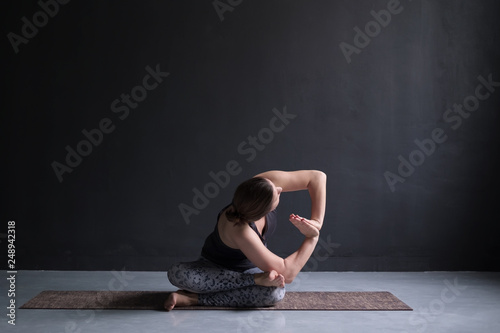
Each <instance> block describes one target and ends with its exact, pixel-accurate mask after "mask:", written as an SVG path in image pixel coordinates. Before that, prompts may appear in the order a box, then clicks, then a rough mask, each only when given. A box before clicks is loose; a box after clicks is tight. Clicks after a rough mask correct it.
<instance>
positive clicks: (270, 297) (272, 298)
mask: <svg viewBox="0 0 500 333" xmlns="http://www.w3.org/2000/svg"><path fill="white" fill-rule="evenodd" d="M284 297H285V288H277V287H276V288H271V291H270V292H269V293H268V294H267V295H266V297H265V299H264V306H272V305H275V304H276V303H279V302H281V300H283V298H284Z"/></svg>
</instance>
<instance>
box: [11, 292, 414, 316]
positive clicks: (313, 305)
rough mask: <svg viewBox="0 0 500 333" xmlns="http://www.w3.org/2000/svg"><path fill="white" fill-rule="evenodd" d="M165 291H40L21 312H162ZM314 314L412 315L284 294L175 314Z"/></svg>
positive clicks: (345, 298)
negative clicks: (269, 302)
mask: <svg viewBox="0 0 500 333" xmlns="http://www.w3.org/2000/svg"><path fill="white" fill-rule="evenodd" d="M170 293H171V292H169V291H54V290H47V291H42V292H41V293H40V294H38V295H37V296H35V297H34V298H33V299H31V300H29V301H28V302H27V303H25V304H24V305H22V306H21V309H119V310H163V303H164V302H165V300H166V299H167V297H168V295H169V294H170ZM248 309H258V310H280V311H281V310H301V311H302V310H315V311H412V308H410V307H409V306H408V305H406V304H405V303H403V302H402V301H400V300H399V299H398V298H397V297H396V296H394V295H393V294H391V293H390V292H387V291H356V292H325V291H320V292H287V293H286V295H285V298H284V299H283V300H282V301H281V302H279V303H278V304H276V305H275V306H271V307H263V308H231V307H210V306H189V307H176V308H174V311H176V310H248Z"/></svg>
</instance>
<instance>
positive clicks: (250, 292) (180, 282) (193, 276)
mask: <svg viewBox="0 0 500 333" xmlns="http://www.w3.org/2000/svg"><path fill="white" fill-rule="evenodd" d="M256 273H262V271H261V270H260V269H258V268H252V269H249V270H246V271H244V272H242V273H240V272H236V271H231V270H228V269H226V268H224V267H221V266H219V265H216V264H214V263H212V262H211V261H209V260H207V259H205V258H203V257H202V258H200V259H198V260H197V261H192V262H181V263H177V264H174V265H172V266H171V267H170V268H169V269H168V272H167V274H168V279H169V281H170V283H172V284H173V285H174V286H176V287H178V288H180V289H183V290H187V291H190V292H193V293H197V294H198V305H205V306H228V307H261V306H271V305H274V304H276V303H277V302H279V301H281V300H282V299H283V297H285V288H278V287H263V286H258V285H256V284H255V281H254V277H253V274H256Z"/></svg>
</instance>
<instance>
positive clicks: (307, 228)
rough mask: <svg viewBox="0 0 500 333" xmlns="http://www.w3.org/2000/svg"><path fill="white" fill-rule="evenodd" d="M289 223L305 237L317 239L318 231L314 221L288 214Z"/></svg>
mask: <svg viewBox="0 0 500 333" xmlns="http://www.w3.org/2000/svg"><path fill="white" fill-rule="evenodd" d="M290 222H292V223H293V225H294V226H295V227H297V229H299V231H300V232H301V233H302V234H303V235H304V236H306V237H318V236H319V230H318V228H317V227H316V226H315V223H314V222H316V221H311V220H308V219H306V218H303V217H300V216H299V215H296V214H290Z"/></svg>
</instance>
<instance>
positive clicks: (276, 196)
mask: <svg viewBox="0 0 500 333" xmlns="http://www.w3.org/2000/svg"><path fill="white" fill-rule="evenodd" d="M268 181H269V182H270V183H271V185H272V186H273V192H274V193H273V204H272V207H271V211H273V210H275V209H276V207H278V204H279V203H280V194H281V191H283V188H281V187H278V186H275V185H274V183H273V182H272V181H270V180H269V179H268Z"/></svg>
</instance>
